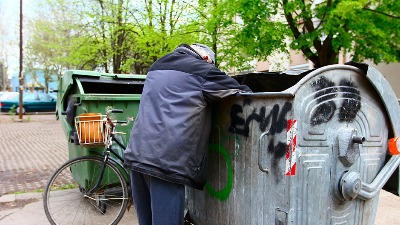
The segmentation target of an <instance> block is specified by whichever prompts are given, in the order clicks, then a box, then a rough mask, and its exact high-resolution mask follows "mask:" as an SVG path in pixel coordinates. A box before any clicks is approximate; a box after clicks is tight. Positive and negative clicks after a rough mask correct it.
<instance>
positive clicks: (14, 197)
mask: <svg viewBox="0 0 400 225" xmlns="http://www.w3.org/2000/svg"><path fill="white" fill-rule="evenodd" d="M42 198H43V193H41V192H31V193H23V194H7V195H3V196H1V197H0V203H7V202H14V201H17V200H27V199H42Z"/></svg>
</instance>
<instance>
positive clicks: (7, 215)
mask: <svg viewBox="0 0 400 225" xmlns="http://www.w3.org/2000/svg"><path fill="white" fill-rule="evenodd" d="M18 201H33V202H32V203H28V204H27V205H25V206H23V207H21V208H13V209H8V210H3V211H0V224H1V225H20V224H21V225H22V224H23V225H39V224H40V225H42V224H43V225H44V224H49V222H48V220H47V218H46V215H45V213H44V209H43V199H42V193H26V194H8V195H3V196H1V197H0V204H4V203H5V202H10V203H11V202H18ZM399 213H400V197H398V196H396V195H393V194H391V193H389V192H386V191H383V190H382V191H381V193H380V195H379V205H378V212H377V216H376V220H375V225H400V216H399ZM119 224H121V225H128V224H129V225H138V222H137V218H136V213H135V210H134V208H133V207H131V209H130V211H127V212H125V214H124V217H123V218H122V220H121V221H120V223H119Z"/></svg>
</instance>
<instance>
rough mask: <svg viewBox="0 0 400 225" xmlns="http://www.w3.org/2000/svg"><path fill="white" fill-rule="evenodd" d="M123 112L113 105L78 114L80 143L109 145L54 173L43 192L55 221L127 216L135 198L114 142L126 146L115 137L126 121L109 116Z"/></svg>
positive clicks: (115, 219)
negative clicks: (96, 112)
mask: <svg viewBox="0 0 400 225" xmlns="http://www.w3.org/2000/svg"><path fill="white" fill-rule="evenodd" d="M122 112H123V111H122V110H118V109H109V110H107V112H106V115H95V116H91V117H89V116H86V117H85V116H77V117H75V127H76V130H77V134H78V139H79V144H81V145H84V146H91V145H92V147H93V145H94V146H97V147H98V146H105V148H104V151H103V153H102V155H98V156H82V157H78V158H74V159H71V160H69V161H67V162H66V163H64V164H63V165H62V166H61V167H60V168H58V169H57V170H56V171H55V172H54V174H53V175H52V176H51V178H50V180H49V181H48V184H47V186H46V188H45V191H44V195H43V204H44V210H45V213H46V216H47V218H48V220H49V222H50V223H51V224H117V223H118V222H119V221H120V220H121V218H122V217H123V215H124V213H125V211H126V209H127V207H128V203H130V202H131V198H130V195H129V191H128V190H129V188H128V184H127V182H126V179H128V178H129V176H128V172H127V170H126V169H125V168H124V167H123V165H122V164H121V163H120V162H123V158H122V157H121V156H120V155H119V154H118V153H117V152H115V151H114V150H113V148H112V143H113V142H115V143H117V144H118V145H119V146H120V147H121V148H122V149H124V150H125V148H126V147H125V146H124V145H123V144H122V143H121V142H120V141H119V140H118V139H117V138H116V137H115V135H116V134H118V133H121V132H116V131H115V127H116V124H117V123H126V121H112V120H111V118H110V116H109V114H110V113H122ZM111 155H113V156H115V157H116V158H117V159H118V160H119V161H120V162H118V161H117V160H116V159H114V158H112V157H111ZM60 190H63V191H60ZM129 205H130V204H129Z"/></svg>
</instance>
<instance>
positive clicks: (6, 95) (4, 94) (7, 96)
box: [0, 91, 18, 101]
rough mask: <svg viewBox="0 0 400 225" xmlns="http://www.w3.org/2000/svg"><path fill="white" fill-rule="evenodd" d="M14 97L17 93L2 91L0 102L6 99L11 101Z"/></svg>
mask: <svg viewBox="0 0 400 225" xmlns="http://www.w3.org/2000/svg"><path fill="white" fill-rule="evenodd" d="M16 96H18V92H8V91H2V92H0V101H1V100H7V99H13V98H15V97H16Z"/></svg>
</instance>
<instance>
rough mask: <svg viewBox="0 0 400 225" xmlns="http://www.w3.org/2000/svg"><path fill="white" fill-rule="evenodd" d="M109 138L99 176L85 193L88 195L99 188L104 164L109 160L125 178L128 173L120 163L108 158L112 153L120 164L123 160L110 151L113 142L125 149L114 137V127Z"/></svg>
mask: <svg viewBox="0 0 400 225" xmlns="http://www.w3.org/2000/svg"><path fill="white" fill-rule="evenodd" d="M110 136H111V141H110V143H109V144H108V147H107V148H106V150H105V151H104V159H103V164H102V166H101V173H100V176H99V177H98V179H97V181H96V184H95V185H94V186H93V187H92V188H91V189H90V190H89V191H87V193H88V194H92V193H93V192H94V191H95V190H97V188H98V187H99V186H100V184H101V181H102V180H103V176H104V171H105V167H106V162H107V161H109V160H110V161H112V162H113V163H116V164H117V165H118V166H120V167H121V168H122V170H123V171H124V173H125V175H127V176H128V175H129V174H128V171H126V169H125V168H124V166H123V165H122V164H121V163H120V162H118V161H117V160H115V159H113V158H112V157H110V155H111V154H110V153H112V155H114V156H116V157H117V158H118V159H119V160H120V161H121V162H123V161H124V159H123V158H122V157H121V156H120V155H119V154H118V153H116V152H115V151H114V150H113V149H112V142H113V141H115V143H117V144H118V146H120V147H121V148H122V149H124V150H125V149H126V146H125V145H124V144H122V143H121V142H120V141H119V140H118V139H117V138H116V137H115V134H114V127H113V128H112V132H111V134H110Z"/></svg>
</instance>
